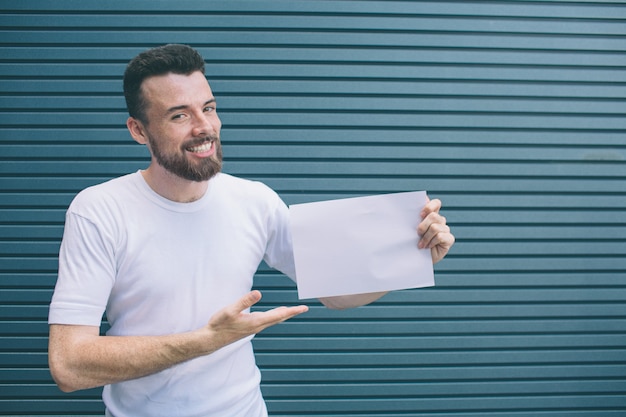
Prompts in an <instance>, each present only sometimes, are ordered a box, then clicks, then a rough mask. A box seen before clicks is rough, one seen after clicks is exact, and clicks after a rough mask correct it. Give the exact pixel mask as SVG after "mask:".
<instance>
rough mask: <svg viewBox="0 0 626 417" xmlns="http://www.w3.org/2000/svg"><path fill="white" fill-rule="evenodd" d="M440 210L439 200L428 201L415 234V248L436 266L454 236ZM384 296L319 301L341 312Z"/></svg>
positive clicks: (361, 295)
mask: <svg viewBox="0 0 626 417" xmlns="http://www.w3.org/2000/svg"><path fill="white" fill-rule="evenodd" d="M440 209H441V201H440V200H438V199H435V200H430V201H428V203H426V205H425V206H424V208H423V209H422V212H421V213H420V215H421V217H422V221H421V222H420V224H419V225H418V226H417V234H418V235H419V236H420V240H419V242H418V244H417V247H418V248H420V249H426V248H429V249H430V254H431V257H432V260H433V264H436V263H437V262H439V261H440V260H442V259H443V258H444V257H445V256H446V254H447V253H448V251H449V250H450V248H451V247H452V245H454V241H455V238H454V235H453V234H452V233H451V232H450V227H449V226H448V225H447V224H446V218H445V217H443V216H442V215H441V214H439V210H440ZM385 294H387V292H386V291H385V292H376V293H369V294H355V295H340V296H337V297H325V298H320V299H319V300H320V301H321V303H322V304H324V305H325V306H326V307H328V308H331V309H335V310H343V309H347V308H354V307H360V306H364V305H367V304H370V303H373V302H374V301H376V300H378V299H379V298H381V297H383V296H384V295H385Z"/></svg>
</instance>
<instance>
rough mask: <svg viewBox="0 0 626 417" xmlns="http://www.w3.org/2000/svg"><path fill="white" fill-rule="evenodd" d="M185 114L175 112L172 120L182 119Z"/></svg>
mask: <svg viewBox="0 0 626 417" xmlns="http://www.w3.org/2000/svg"><path fill="white" fill-rule="evenodd" d="M184 116H185V115H184V114H175V115H173V116H172V120H180V119H182V118H183V117H184Z"/></svg>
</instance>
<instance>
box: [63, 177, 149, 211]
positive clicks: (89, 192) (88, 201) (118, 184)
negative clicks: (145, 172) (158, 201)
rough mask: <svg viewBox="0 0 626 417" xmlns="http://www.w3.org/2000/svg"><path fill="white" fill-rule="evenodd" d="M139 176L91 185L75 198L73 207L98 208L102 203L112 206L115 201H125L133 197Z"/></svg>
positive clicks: (118, 178)
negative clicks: (128, 196) (130, 196)
mask: <svg viewBox="0 0 626 417" xmlns="http://www.w3.org/2000/svg"><path fill="white" fill-rule="evenodd" d="M137 175H139V174H138V173H133V174H126V175H123V176H121V177H117V178H112V179H109V180H107V181H104V182H101V183H99V184H95V185H91V186H89V187H87V188H85V189H83V190H82V191H80V192H79V193H78V194H77V195H76V197H74V199H73V201H72V204H71V207H73V208H77V207H86V206H98V205H101V204H102V203H109V204H110V203H111V202H113V201H115V200H120V199H125V198H126V196H127V195H128V194H129V193H130V194H131V195H132V193H133V187H134V184H135V181H136V176H137Z"/></svg>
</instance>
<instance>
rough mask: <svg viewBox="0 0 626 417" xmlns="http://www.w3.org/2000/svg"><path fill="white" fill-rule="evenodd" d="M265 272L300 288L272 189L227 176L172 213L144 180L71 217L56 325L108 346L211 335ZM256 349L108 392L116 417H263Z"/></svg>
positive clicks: (126, 180)
mask: <svg viewBox="0 0 626 417" xmlns="http://www.w3.org/2000/svg"><path fill="white" fill-rule="evenodd" d="M261 260H265V261H266V263H267V264H268V265H270V266H272V267H274V268H276V269H278V270H280V271H282V272H284V273H285V274H287V275H288V276H290V277H292V278H293V279H295V270H294V268H295V267H294V263H293V254H292V249H291V236H290V232H289V219H288V209H287V207H286V206H285V204H284V203H283V202H282V200H281V199H280V198H279V197H278V195H277V194H276V193H275V192H274V191H272V190H271V189H270V188H268V187H267V186H265V185H263V184H261V183H259V182H252V181H248V180H243V179H240V178H236V177H233V176H230V175H227V174H223V173H222V174H218V175H217V176H216V177H214V178H212V179H211V180H210V181H209V186H208V190H207V192H206V194H205V195H204V196H203V197H202V198H201V199H200V200H197V201H195V202H192V203H176V202H172V201H170V200H167V199H165V198H163V197H161V196H159V195H158V194H156V193H155V192H154V191H153V190H152V189H151V188H150V187H149V186H148V185H147V183H146V182H145V181H144V179H143V177H142V175H141V173H140V172H136V173H134V174H130V175H126V176H123V177H120V178H117V179H114V180H111V181H108V182H106V183H103V184H100V185H97V186H94V187H90V188H87V189H86V190H84V191H82V192H81V193H79V194H78V195H77V196H76V198H75V199H74V201H73V202H72V204H71V205H70V208H69V209H68V212H67V215H66V224H65V232H64V236H63V242H62V244H61V251H60V254H59V277H58V281H57V285H56V288H55V292H54V295H53V298H52V303H51V305H50V314H49V323H50V324H74V325H89V326H99V325H100V323H101V319H102V316H103V313H104V311H105V310H106V315H107V319H108V322H109V324H110V325H111V328H110V330H109V331H108V333H107V335H115V336H124V335H163V334H171V333H178V332H185V331H190V330H195V329H197V328H200V327H201V326H204V325H205V324H206V323H207V322H208V320H209V318H210V317H211V316H212V315H213V314H214V313H215V312H216V311H218V310H219V309H221V308H222V307H225V306H227V305H229V304H232V303H233V302H235V301H236V300H238V299H239V298H240V297H242V296H243V295H244V294H246V293H247V292H249V291H250V289H251V287H252V279H253V275H254V274H255V272H256V270H257V268H258V265H259V263H260V262H261ZM251 339H252V337H249V338H246V339H244V340H240V341H238V342H236V343H233V344H231V345H229V346H227V347H225V348H223V349H220V350H219V351H217V352H215V353H213V354H211V355H207V356H204V357H201V358H198V359H194V360H190V361H188V362H185V363H183V364H180V365H177V366H174V367H172V368H170V369H167V370H165V371H162V372H159V373H157V374H154V375H151V376H147V377H144V378H139V379H135V380H131V381H126V382H122V383H118V384H113V385H108V386H106V387H105V388H104V392H103V399H104V402H105V405H106V407H107V412H108V413H109V415H113V416H115V417H131V416H132V417H135V416H139V415H145V416H152V417H158V416H164V417H165V416H167V417H171V416H188V417H192V416H202V417H206V416H228V417H239V416H240V417H257V416H258V417H261V416H265V415H267V411H266V409H265V403H264V401H263V398H262V396H261V393H260V389H259V383H260V373H259V370H258V368H257V367H256V364H255V360H254V354H253V351H252V344H251V343H250V341H251Z"/></svg>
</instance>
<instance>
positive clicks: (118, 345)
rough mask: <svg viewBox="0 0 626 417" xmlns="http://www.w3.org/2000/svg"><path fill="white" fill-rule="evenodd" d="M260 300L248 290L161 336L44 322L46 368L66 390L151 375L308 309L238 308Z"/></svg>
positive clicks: (302, 307)
mask: <svg viewBox="0 0 626 417" xmlns="http://www.w3.org/2000/svg"><path fill="white" fill-rule="evenodd" d="M260 299H261V293H260V292H259V291H252V292H250V293H248V294H247V295H245V296H244V297H242V298H241V299H240V300H239V301H237V302H236V303H234V304H232V305H230V306H228V307H226V308H224V309H222V310H220V311H218V312H217V313H216V314H215V315H214V316H213V317H211V319H210V320H209V322H208V323H207V325H206V326H204V327H202V328H200V329H197V330H195V331H191V332H187V333H178V334H172V335H164V336H100V335H99V329H98V328H97V327H95V326H75V325H60V324H53V325H51V326H50V344H49V349H48V352H49V364H50V372H51V373H52V376H53V378H54V380H55V381H56V383H57V384H58V386H59V388H60V389H61V390H63V391H66V392H70V391H75V390H79V389H87V388H93V387H98V386H102V385H107V384H112V383H116V382H121V381H126V380H130V379H135V378H140V377H143V376H146V375H151V374H154V373H156V372H159V371H162V370H164V369H167V368H170V367H172V366H174V365H176V364H179V363H181V362H185V361H187V360H190V359H193V358H197V357H200V356H204V355H208V354H210V353H213V352H215V351H216V350H218V349H220V348H222V347H225V346H227V345H229V344H231V343H233V342H235V341H237V340H240V339H243V338H245V337H247V336H250V335H253V334H257V333H259V332H261V331H262V330H264V329H266V328H267V327H270V326H273V325H275V324H278V323H281V322H283V321H285V320H288V319H290V318H292V317H294V316H296V315H298V314H301V313H304V312H306V311H307V310H308V307H306V306H303V305H302V306H296V307H279V308H275V309H272V310H268V311H265V312H252V313H246V312H244V311H245V310H246V309H248V308H249V307H251V306H252V305H254V304H256V303H257V302H258V301H259V300H260Z"/></svg>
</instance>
